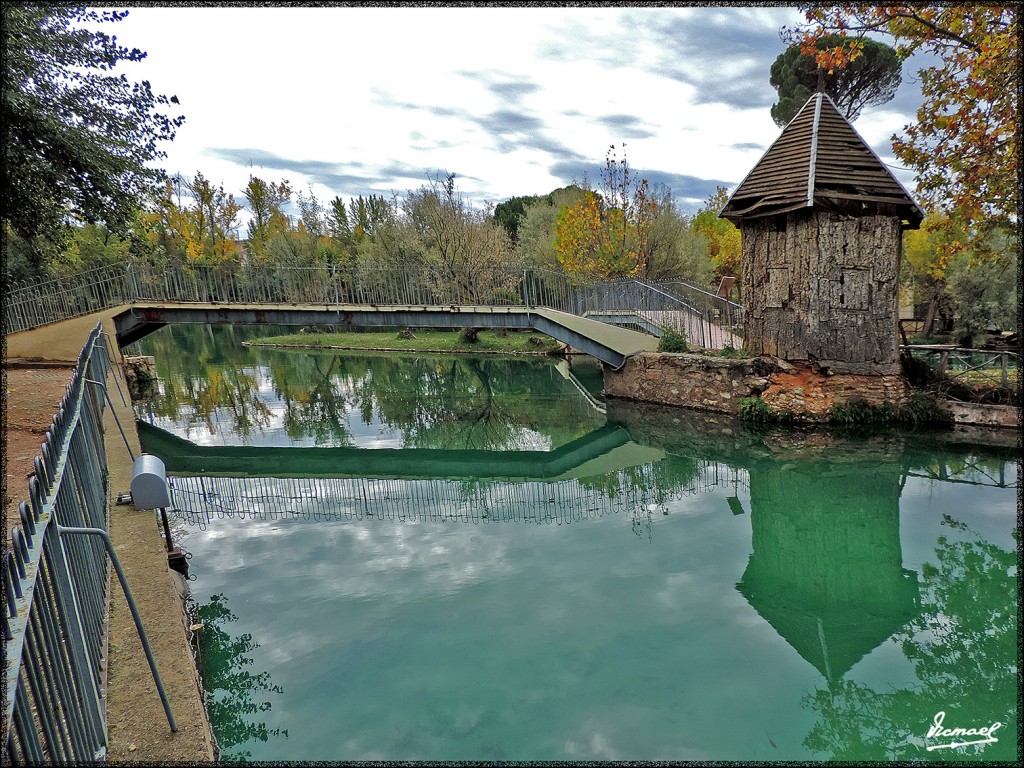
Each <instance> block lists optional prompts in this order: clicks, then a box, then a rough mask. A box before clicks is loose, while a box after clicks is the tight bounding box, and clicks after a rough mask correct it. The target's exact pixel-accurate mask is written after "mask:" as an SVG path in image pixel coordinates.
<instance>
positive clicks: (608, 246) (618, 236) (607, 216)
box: [554, 144, 657, 278]
mask: <svg viewBox="0 0 1024 768" xmlns="http://www.w3.org/2000/svg"><path fill="white" fill-rule="evenodd" d="M656 216H657V205H656V203H655V201H654V198H653V195H652V193H651V189H650V185H649V184H648V182H647V179H640V180H637V179H636V178H635V175H634V173H633V171H632V170H631V169H630V167H629V162H628V160H627V159H626V156H625V144H623V157H622V159H621V160H620V159H619V157H618V152H617V150H616V148H615V145H612V146H611V147H610V148H609V149H608V152H607V153H606V155H605V167H604V169H603V171H602V174H601V193H598V192H596V191H590V192H588V193H587V194H586V195H584V197H583V198H582V199H581V200H580V201H579V202H577V203H576V204H574V205H572V206H568V207H566V208H564V209H562V210H561V211H560V212H559V213H558V217H557V219H556V221H555V243H554V246H555V252H556V253H557V255H558V259H559V262H560V263H561V265H562V268H563V269H564V270H565V271H566V272H567V273H569V274H571V275H579V276H593V277H601V278H623V277H634V276H636V275H646V271H647V265H648V263H649V262H650V260H651V253H652V251H651V246H652V243H651V237H650V236H651V230H652V227H653V225H654V221H655V218H656Z"/></svg>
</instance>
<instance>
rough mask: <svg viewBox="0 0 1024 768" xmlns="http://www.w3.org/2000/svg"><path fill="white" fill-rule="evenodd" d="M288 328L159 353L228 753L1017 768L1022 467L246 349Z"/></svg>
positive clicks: (951, 450) (161, 345)
mask: <svg viewBox="0 0 1024 768" xmlns="http://www.w3.org/2000/svg"><path fill="white" fill-rule="evenodd" d="M275 330H276V329H250V328H243V327H230V326H222V327H207V326H197V327H187V326H178V327H175V326H168V327H166V328H164V329H162V330H160V331H158V332H157V333H155V334H153V335H152V336H150V337H148V338H146V339H144V340H143V341H142V342H140V343H139V344H138V345H137V346H138V351H141V352H142V353H143V354H149V355H153V356H154V357H155V358H156V364H157V373H158V380H157V383H156V388H155V391H154V393H153V394H152V395H151V396H150V397H149V398H147V399H145V400H140V401H138V402H137V403H136V414H137V417H138V420H139V422H138V423H139V429H140V436H141V438H142V441H143V447H144V449H145V450H147V451H149V452H152V453H155V454H157V455H160V456H162V457H163V458H164V460H165V462H166V464H167V467H168V470H169V472H170V473H171V474H172V475H173V477H172V479H171V485H172V496H173V500H174V503H175V507H176V510H175V512H174V516H175V525H176V526H177V527H178V529H179V535H180V543H181V545H182V547H183V548H184V549H186V550H187V551H188V552H190V553H191V554H192V559H191V561H190V564H191V573H192V574H193V576H194V581H193V582H192V584H191V588H192V592H193V597H194V599H195V600H196V601H197V602H198V603H199V605H200V607H199V616H200V618H201V621H202V623H203V625H204V627H203V629H202V630H201V632H200V633H199V638H200V643H199V647H200V654H199V655H200V666H201V668H202V671H203V674H204V679H205V683H206V686H207V688H208V690H209V691H210V711H211V719H212V721H213V725H214V729H215V732H216V735H217V739H218V741H219V743H220V747H221V749H222V752H223V756H224V758H225V759H239V758H246V759H254V760H273V761H281V760H346V761H348V760H406V759H409V760H486V761H489V760H545V761H550V760H563V759H564V760H673V761H698V760H699V761H705V760H748V761H762V760H763V761H768V760H771V761H775V760H829V759H835V760H872V761H875V760H903V759H916V758H921V759H928V760H950V759H972V758H973V759H984V760H993V759H1012V757H1013V756H1014V754H1015V749H1016V740H1017V731H1018V718H1019V714H1018V706H1017V701H1018V698H1019V688H1018V682H1017V681H1018V666H1017V657H1018V652H1017V651H1018V648H1017V638H1018V628H1017V604H1018V598H1019V582H1018V572H1017V544H1018V533H1017V527H1016V526H1017V515H1016V499H1017V490H1016V484H1017V479H1018V478H1017V464H1016V460H1017V459H1016V450H1015V449H1012V448H998V447H993V446H983V445H978V444H970V443H964V442H963V441H960V442H956V441H955V440H954V439H952V438H950V437H948V436H946V437H942V436H936V435H934V434H928V433H923V434H914V433H899V432H886V433H883V434H877V433H876V434H872V435H870V436H867V435H861V434H853V433H850V434H838V433H830V432H821V431H818V432H800V431H793V430H785V431H761V432H759V431H752V430H750V429H747V428H744V427H743V426H742V425H741V424H739V423H738V422H737V421H735V420H733V419H730V418H726V417H715V416H708V415H703V414H699V413H695V412H689V411H683V410H679V409H666V408H658V407H653V406H639V405H635V404H626V403H621V402H610V403H608V404H607V407H605V406H604V405H603V404H602V403H600V402H599V401H598V400H595V398H594V397H593V396H588V395H586V394H585V392H586V390H587V389H588V388H589V389H591V390H593V389H595V388H597V387H599V386H600V383H599V382H600V378H599V369H596V368H594V367H593V365H590V366H589V367H588V364H587V363H586V362H585V361H575V362H574V363H573V366H572V367H571V368H570V367H569V366H566V364H565V363H564V362H561V361H555V360H552V359H548V358H519V359H509V358H501V357H484V356H480V357H472V356H454V355H453V356H407V355H400V354H397V353H390V354H370V353H356V352H338V351H317V352H312V351H294V350H272V349H268V348H258V347H252V348H250V347H246V346H244V344H243V342H245V341H246V340H249V339H251V338H253V337H254V336H257V335H270V334H271V333H273V332H275ZM577 374H578V375H577ZM581 382H583V384H582V385H581ZM940 712H944V713H945V715H944V727H945V728H955V727H962V728H965V729H972V728H974V729H977V728H983V727H990V726H991V725H992V724H993V723H996V722H998V723H1001V726H999V727H998V728H997V729H996V730H994V731H993V732H992V734H993V736H994V737H996V738H997V741H994V742H988V743H984V744H975V745H971V746H966V747H950V746H948V744H950V743H951V742H952V741H955V740H953V739H942V738H941V735H940V736H939V737H936V736H933V737H932V738H929V729H930V728H931V727H932V726H933V725H934V722H935V719H936V716H937V715H938V713H940ZM961 740H963V739H961ZM929 747H931V749H929Z"/></svg>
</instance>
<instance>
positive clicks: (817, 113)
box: [807, 91, 825, 207]
mask: <svg viewBox="0 0 1024 768" xmlns="http://www.w3.org/2000/svg"><path fill="white" fill-rule="evenodd" d="M824 95H825V94H824V93H822V92H821V91H819V92H818V93H816V94H814V121H813V122H812V123H811V159H810V166H809V167H808V170H807V205H808V206H809V207H813V206H814V185H815V177H814V173H815V166H816V165H817V162H818V125H819V124H820V123H821V97H822V96H824Z"/></svg>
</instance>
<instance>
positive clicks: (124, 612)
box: [3, 310, 213, 764]
mask: <svg viewBox="0 0 1024 768" xmlns="http://www.w3.org/2000/svg"><path fill="white" fill-rule="evenodd" d="M113 314H114V312H113V311H109V310H108V311H106V312H103V313H97V314H96V315H92V316H88V317H85V318H77V319H75V320H71V321H67V322H65V323H58V324H55V325H52V326H46V327H44V328H40V329H37V330H35V331H30V332H22V333H17V334H11V335H10V336H8V337H6V339H5V341H6V358H5V360H4V369H3V373H4V390H3V392H4V422H3V433H4V443H5V445H4V452H3V464H4V478H5V485H4V508H5V513H6V521H7V530H8V537H9V536H10V530H11V525H12V524H15V523H17V522H18V520H19V518H18V511H17V509H18V502H19V501H21V500H23V499H26V498H27V497H28V479H27V477H26V474H27V473H29V472H31V471H32V469H33V459H34V458H35V456H36V455H38V453H39V446H40V444H41V442H42V441H43V436H44V434H45V432H46V429H47V427H49V425H50V423H51V420H52V418H53V414H54V413H55V411H56V409H57V406H58V405H59V404H60V401H61V399H62V398H63V397H64V393H65V391H66V388H67V384H68V382H69V381H70V379H71V374H72V371H73V370H74V364H75V360H76V359H77V357H78V353H79V351H80V350H81V349H82V346H83V345H84V344H85V341H86V339H87V337H88V334H89V332H90V331H91V330H92V328H94V327H95V326H96V323H97V322H104V325H105V327H106V328H107V330H108V332H110V333H112V332H113V327H112V323H111V320H110V318H111V317H112V315H113ZM111 375H112V376H117V377H118V378H119V379H120V373H119V372H116V371H115V372H113V373H112V374H111ZM120 385H121V388H122V390H124V391H127V390H126V389H125V384H124V381H123V380H120ZM109 386H110V391H111V401H112V404H113V407H112V408H107V409H106V411H105V413H104V441H105V445H106V450H107V461H108V469H109V473H110V476H109V489H108V501H109V503H110V507H109V509H110V535H111V539H112V540H113V543H114V549H115V551H116V552H117V556H118V560H119V561H120V563H121V566H122V568H123V569H124V572H125V575H126V577H127V580H128V584H129V587H130V588H131V590H132V595H133V597H134V599H135V601H136V603H137V605H138V609H139V613H140V615H141V618H142V623H143V627H144V628H145V630H146V634H147V636H148V638H149V641H150V644H151V646H152V649H153V655H154V657H155V658H156V663H157V668H158V670H159V672H160V676H161V678H162V681H163V684H164V687H165V688H166V690H167V694H168V698H169V700H170V704H171V709H172V711H173V713H174V717H175V720H176V721H177V725H178V732H177V733H173V734H172V733H171V732H170V729H169V727H168V724H167V719H166V716H165V714H164V711H163V707H162V705H161V703H160V698H159V696H158V694H157V691H156V687H155V685H154V683H153V678H152V675H151V673H150V670H149V665H148V663H147V661H146V657H145V653H144V651H143V649H142V645H141V643H140V642H139V638H138V635H137V633H136V630H135V625H134V623H133V621H132V618H131V613H130V611H129V609H128V604H127V601H126V600H125V598H124V595H123V594H122V592H121V590H120V588H119V585H118V583H117V580H116V579H112V582H111V601H110V634H109V657H108V669H109V672H108V677H107V712H108V731H109V746H108V752H107V762H110V763H119V762H125V761H132V762H143V763H154V762H171V763H175V764H182V763H197V762H209V761H211V760H212V759H213V748H212V741H211V737H210V733H209V725H208V723H207V721H206V715H205V712H204V710H203V706H202V699H201V696H200V693H199V688H198V683H197V676H196V672H195V666H194V663H193V660H192V653H191V650H190V649H189V646H188V641H187V634H186V627H185V621H186V618H185V615H184V612H183V610H182V594H183V590H184V589H185V582H184V581H183V580H182V579H181V578H180V577H179V576H178V575H177V574H176V573H175V572H174V571H172V570H170V569H169V568H168V567H167V557H166V553H165V551H164V548H163V541H162V538H161V536H160V532H159V528H158V526H157V523H156V518H155V515H154V514H153V512H152V511H138V510H135V509H134V508H133V507H132V506H130V505H128V506H116V505H115V504H114V499H115V498H116V496H117V494H118V493H119V492H124V491H128V490H130V488H131V476H132V458H131V456H130V455H129V450H128V447H127V446H126V445H125V442H124V440H122V438H121V433H120V431H119V430H118V427H117V422H115V420H114V416H115V414H116V415H117V418H118V419H119V420H120V423H121V425H122V426H123V427H124V428H125V431H126V432H127V435H128V441H129V443H130V444H131V446H132V447H131V450H132V452H133V453H134V454H135V455H138V453H139V445H138V436H137V435H136V434H135V429H134V414H133V413H132V408H131V404H130V402H129V403H128V405H125V404H123V403H122V402H121V398H120V395H119V394H118V393H117V389H116V385H115V384H114V381H113V378H111V380H110V382H109Z"/></svg>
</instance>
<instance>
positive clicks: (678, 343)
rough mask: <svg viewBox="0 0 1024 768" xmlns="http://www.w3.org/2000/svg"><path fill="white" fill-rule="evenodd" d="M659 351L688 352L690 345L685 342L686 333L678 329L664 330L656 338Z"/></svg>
mask: <svg viewBox="0 0 1024 768" xmlns="http://www.w3.org/2000/svg"><path fill="white" fill-rule="evenodd" d="M658 351H659V352H689V351H690V347H689V346H688V345H687V344H686V334H685V333H680V332H679V331H672V330H668V331H665V332H664V333H663V334H662V335H661V338H660V339H658Z"/></svg>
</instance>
